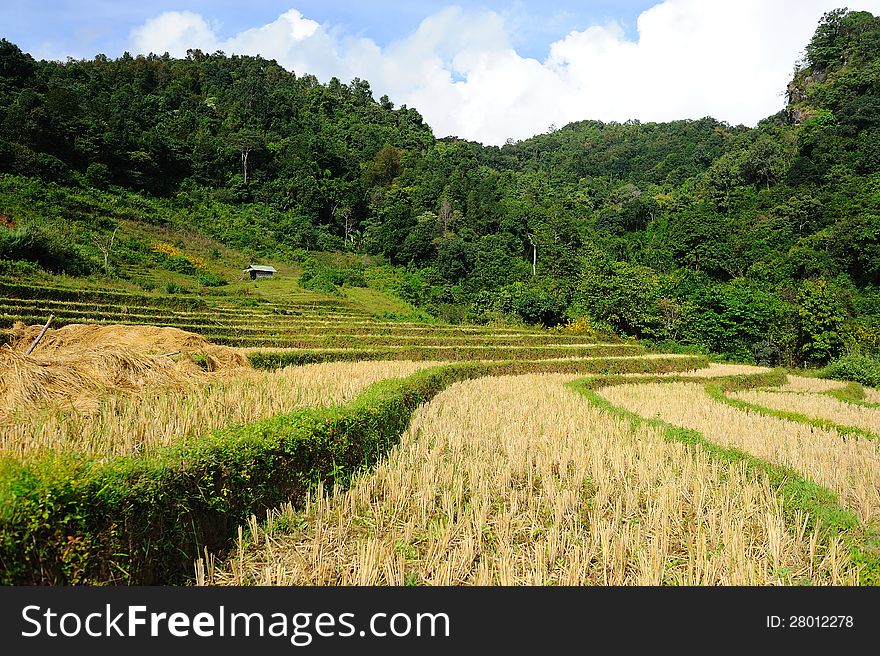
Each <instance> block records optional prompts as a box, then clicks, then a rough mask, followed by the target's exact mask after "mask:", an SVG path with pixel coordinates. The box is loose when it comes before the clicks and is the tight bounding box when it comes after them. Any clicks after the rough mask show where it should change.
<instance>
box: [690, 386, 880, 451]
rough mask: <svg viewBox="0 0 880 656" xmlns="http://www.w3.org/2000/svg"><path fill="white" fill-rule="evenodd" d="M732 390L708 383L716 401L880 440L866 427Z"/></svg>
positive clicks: (707, 388)
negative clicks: (771, 405) (749, 397)
mask: <svg viewBox="0 0 880 656" xmlns="http://www.w3.org/2000/svg"><path fill="white" fill-rule="evenodd" d="M728 391H731V390H730V389H727V388H725V387H724V386H723V385H722V384H717V383H715V384H713V383H710V384H707V385H706V393H707V394H708V395H709V397H710V398H712V399H715V400H716V401H720V402H721V403H725V404H727V405H729V406H731V407H734V408H737V409H739V410H746V411H750V412H755V413H757V414H759V415H764V416H766V417H777V418H779V419H785V420H787V421H794V422H797V423H800V424H808V425H810V426H814V427H816V428H821V429H823V430H833V431H837V432H838V433H840V434H841V435H855V436H858V437H863V438H865V439H868V440H880V436H878V435H877V434H876V433H873V432H871V431H868V430H865V429H864V428H859V427H857V426H848V425H845V424H838V423H836V422H833V421H831V420H829V419H820V418H818V417H808V416H807V415H805V414H801V413H799V412H793V411H791V410H778V409H776V408H768V407H767V406H764V405H760V404H757V403H752V402H751V401H746V400H744V399H739V398H733V397H730V396H728V395H727V392H728ZM780 393H781V394H797V393H798V392H780Z"/></svg>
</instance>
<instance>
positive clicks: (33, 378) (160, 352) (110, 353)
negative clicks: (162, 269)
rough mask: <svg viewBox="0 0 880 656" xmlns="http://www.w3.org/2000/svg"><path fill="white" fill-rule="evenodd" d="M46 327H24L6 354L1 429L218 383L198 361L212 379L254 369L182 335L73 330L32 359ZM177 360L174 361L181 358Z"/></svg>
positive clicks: (0, 384)
mask: <svg viewBox="0 0 880 656" xmlns="http://www.w3.org/2000/svg"><path fill="white" fill-rule="evenodd" d="M40 328H41V327H40V326H24V325H23V324H16V325H15V326H13V328H12V329H11V330H10V331H7V334H8V335H9V336H10V337H11V340H10V343H9V344H7V345H5V346H3V347H2V348H0V422H2V421H6V420H8V419H9V418H10V417H11V415H12V414H13V413H14V412H15V411H16V410H19V411H20V410H24V409H30V408H35V407H38V406H44V405H48V404H55V403H60V404H65V405H72V406H73V407H75V408H77V409H80V410H84V411H88V410H93V409H94V408H95V407H96V406H97V405H98V404H99V402H100V398H101V397H102V396H105V395H106V394H107V393H115V392H134V391H137V390H140V389H142V388H143V387H145V386H148V385H162V386H164V387H172V388H179V387H183V386H184V385H187V384H191V383H193V382H196V381H199V380H203V379H208V378H210V375H209V374H208V373H207V372H206V371H205V369H203V368H202V367H200V366H199V365H198V364H196V362H195V361H194V360H193V358H192V355H194V354H199V355H200V356H201V357H203V358H204V361H205V364H206V368H207V370H208V371H213V372H222V371H225V370H228V369H238V368H241V367H248V366H249V364H248V361H247V359H246V358H245V357H244V356H243V355H242V354H240V353H238V352H237V351H235V350H234V349H231V348H227V347H222V346H216V345H214V344H211V343H209V342H207V341H205V340H204V339H203V338H202V337H200V336H199V335H195V334H193V333H188V332H186V331H183V330H178V329H176V328H155V327H152V326H137V327H135V326H95V325H82V324H72V325H69V326H64V327H63V328H59V329H57V330H51V329H50V330H49V331H47V332H46V334H45V335H44V336H43V339H42V340H41V341H40V343H39V344H38V345H37V348H36V349H35V350H34V352H33V353H32V354H30V355H26V351H27V348H28V346H29V345H30V344H31V342H32V341H33V338H34V337H35V336H36V334H37V333H38V332H39V330H40ZM178 352H179V355H175V356H174V358H172V357H169V356H168V355H167V354H168V353H178Z"/></svg>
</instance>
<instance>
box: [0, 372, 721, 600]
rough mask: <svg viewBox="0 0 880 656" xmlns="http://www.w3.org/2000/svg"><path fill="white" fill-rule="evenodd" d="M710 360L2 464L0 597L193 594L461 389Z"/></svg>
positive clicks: (400, 397) (404, 398) (415, 387)
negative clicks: (262, 528)
mask: <svg viewBox="0 0 880 656" xmlns="http://www.w3.org/2000/svg"><path fill="white" fill-rule="evenodd" d="M706 364H707V360H706V358H700V357H693V358H680V357H679V358H668V359H665V360H664V359H657V358H655V359H650V360H635V359H594V360H584V361H569V362H562V363H558V362H557V363H553V362H525V361H523V362H514V363H507V362H501V363H462V364H452V365H447V366H444V367H437V368H431V369H426V370H423V371H420V372H418V373H416V374H413V375H411V376H408V377H406V378H403V379H397V380H392V381H383V382H380V383H376V384H374V385H372V386H371V387H370V388H368V389H367V390H366V391H365V392H364V393H363V394H361V395H360V396H358V397H357V398H356V399H355V400H353V401H351V402H350V403H348V404H346V405H343V406H338V407H333V408H326V409H320V410H315V409H310V410H302V411H297V412H293V413H287V414H281V415H276V416H274V417H272V418H269V419H266V420H262V421H258V422H255V423H252V424H247V425H244V426H236V427H230V428H225V429H221V430H218V431H215V432H213V433H210V434H209V435H206V436H205V437H204V438H202V439H198V440H194V441H192V442H189V443H187V444H185V445H182V446H179V447H167V448H162V449H156V450H155V451H153V452H151V453H150V454H148V455H145V456H140V457H130V456H122V457H119V458H114V459H111V460H108V461H106V462H99V461H94V460H88V459H84V458H78V457H75V456H47V457H46V458H44V459H42V460H39V461H36V462H33V463H28V464H22V463H21V462H18V461H14V460H11V459H7V460H5V461H2V462H0V584H6V585H8V584H56V585H57V584H94V583H117V584H119V583H121V584H156V583H165V584H170V583H177V582H182V581H185V580H186V579H187V578H188V576H189V575H190V573H191V572H192V563H193V561H194V559H195V558H197V557H198V556H199V555H200V554H201V553H202V550H203V549H205V548H206V549H208V550H210V551H215V552H216V551H221V550H222V549H224V548H225V547H227V546H228V545H229V544H230V541H231V540H232V539H233V538H234V536H235V533H236V531H237V528H238V526H239V525H240V524H242V523H243V522H244V521H245V520H246V519H247V518H248V517H249V516H250V515H252V514H262V513H263V512H264V511H265V510H266V509H268V508H270V507H273V506H277V505H278V504H280V503H282V502H285V501H291V500H292V501H293V502H294V503H299V502H300V501H301V500H302V499H304V498H305V496H306V494H307V493H308V491H309V490H310V489H312V488H313V487H315V486H316V485H317V484H318V483H320V482H325V483H330V484H331V486H332V484H333V483H337V484H340V485H341V486H342V487H345V486H346V485H347V484H348V482H349V481H350V480H351V476H352V475H353V474H354V473H356V472H358V471H360V470H362V469H363V468H365V467H369V466H371V465H372V464H373V463H375V462H376V460H377V459H378V458H379V457H381V456H382V455H383V454H384V453H385V452H386V451H387V450H388V449H389V448H390V447H391V446H392V445H393V444H395V443H396V442H397V441H398V440H399V438H400V435H401V434H402V432H403V431H404V429H405V428H406V426H407V425H408V423H409V419H410V416H411V415H412V413H413V411H414V410H415V409H416V408H417V407H418V406H419V405H421V404H422V403H425V402H427V401H429V400H430V399H431V398H433V397H434V396H435V395H436V394H437V393H439V392H440V391H441V390H443V389H445V388H446V387H448V386H449V385H451V384H452V383H454V382H457V381H459V380H466V379H470V378H477V377H480V376H487V375H498V374H507V373H532V372H543V371H559V372H561V373H568V372H574V373H584V374H586V373H603V374H610V373H626V372H635V371H644V372H652V373H658V372H663V371H672V370H687V369H693V368H698V367H703V366H706Z"/></svg>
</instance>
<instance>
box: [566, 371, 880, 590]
mask: <svg viewBox="0 0 880 656" xmlns="http://www.w3.org/2000/svg"><path fill="white" fill-rule="evenodd" d="M642 382H658V380H657V379H656V378H644V379H640V378H624V377H620V376H606V377H592V378H582V379H579V380H575V381H572V382H571V383H568V384H567V386H568V387H569V388H570V389H572V390H574V391H575V392H578V393H579V394H581V395H583V396H584V397H586V398H587V400H588V401H589V402H590V403H592V404H593V405H595V406H597V407H598V408H601V409H602V410H605V411H606V412H609V413H611V414H613V415H615V416H617V417H620V418H622V419H625V420H627V421H629V422H630V424H631V425H632V426H633V427H636V426H639V425H643V424H644V425H648V426H654V427H657V428H660V429H661V430H662V431H663V435H664V437H665V439H666V440H667V441H669V442H680V443H682V444H687V445H693V446H697V447H700V448H702V449H703V450H704V451H705V452H706V453H708V455H709V456H710V457H712V458H714V459H716V460H718V461H721V462H726V463H742V464H744V465H745V466H746V467H747V468H748V469H749V470H750V471H753V472H758V473H760V474H763V475H766V476H768V477H769V479H770V483H771V485H772V486H773V487H774V489H776V490H777V493H778V494H779V497H780V499H781V500H782V503H783V512H784V513H785V516H786V519H787V520H789V522H788V523H791V521H793V518H794V516H795V515H796V514H797V513H805V514H806V516H807V518H808V526H809V528H810V529H812V528H814V527H818V528H819V531H820V534H821V535H822V537H823V538H824V539H827V538H829V537H834V536H839V537H841V538H842V539H843V541H844V543H845V544H846V546H847V548H848V549H849V555H850V560H851V562H852V563H853V564H855V565H857V566H859V567H860V568H861V571H860V574H859V583H860V584H861V585H870V586H876V585H880V532H878V530H877V529H876V527H873V526H864V525H862V523H861V522H860V521H859V518H858V516H857V515H856V514H855V513H854V512H852V511H851V510H849V509H847V508H845V507H843V505H842V504H841V503H840V501H839V500H838V498H837V495H836V494H835V493H834V492H832V491H831V490H829V489H828V488H826V487H823V486H821V485H818V484H816V483H814V482H813V481H811V480H810V479H808V478H806V477H804V476H802V475H801V474H800V473H799V472H797V471H795V470H793V469H791V468H789V467H784V466H781V465H775V464H772V463H770V462H767V461H766V460H762V459H760V458H756V457H755V456H753V455H751V454H750V453H747V452H745V451H742V450H741V449H737V448H733V447H724V446H721V445H719V444H716V443H715V442H713V441H711V440H709V439H708V438H707V437H706V436H705V435H703V434H702V433H700V432H699V431H696V430H693V429H690V428H683V427H681V426H676V425H675V424H671V423H668V422H666V421H663V420H661V419H657V418H654V417H643V416H642V415H639V414H637V413H635V412H631V411H629V410H626V409H625V408H621V407H619V406H616V405H614V404H613V403H611V402H610V401H609V400H608V399H606V398H605V397H603V396H601V395H600V394H599V393H598V390H599V388H601V387H608V386H612V385H624V384H633V383H642ZM659 382H691V383H692V382H702V383H703V384H704V386H705V387H706V389H707V392H708V390H709V389H710V388H712V390H713V392H709V394H710V395H711V396H713V398H716V399H717V400H719V401H721V402H724V400H725V399H727V397H726V396H725V395H724V392H731V391H735V390H743V389H753V388H756V387H769V386H777V385H782V384H784V383H785V372H784V371H783V370H775V371H773V372H771V373H768V374H746V375H740V376H723V377H718V378H710V379H707V380H705V381H700V380H699V379H694V378H687V377H680V376H669V377H666V378H664V379H663V380H662V381H659ZM728 400H729V399H728ZM749 409H751V408H749Z"/></svg>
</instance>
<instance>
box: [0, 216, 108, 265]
mask: <svg viewBox="0 0 880 656" xmlns="http://www.w3.org/2000/svg"><path fill="white" fill-rule="evenodd" d="M0 259H2V260H23V261H25V262H32V263H34V264H38V265H39V266H40V267H42V268H43V269H45V270H47V271H52V272H55V273H68V274H70V275H88V274H90V273H92V272H95V271H97V270H98V268H99V265H98V262H97V261H96V260H94V259H92V258H90V257H89V256H88V255H86V254H85V253H84V252H83V251H82V249H80V248H78V247H77V246H76V245H70V244H67V243H65V242H63V241H62V240H61V239H59V237H58V235H56V234H54V233H52V232H50V231H49V230H47V229H44V228H42V227H38V226H31V225H29V226H26V227H24V228H21V229H17V230H4V229H2V228H0Z"/></svg>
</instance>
